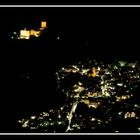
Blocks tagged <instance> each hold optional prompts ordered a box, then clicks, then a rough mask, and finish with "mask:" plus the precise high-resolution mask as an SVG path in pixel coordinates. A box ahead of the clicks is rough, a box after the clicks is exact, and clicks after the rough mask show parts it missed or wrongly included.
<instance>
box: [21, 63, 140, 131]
mask: <svg viewBox="0 0 140 140" xmlns="http://www.w3.org/2000/svg"><path fill="white" fill-rule="evenodd" d="M56 77H57V79H56V80H57V83H58V89H57V90H58V92H59V93H60V94H63V95H64V96H65V97H66V103H65V105H64V106H61V107H60V109H57V110H55V111H54V110H52V112H55V113H54V114H55V115H54V116H55V117H53V115H51V114H52V113H51V112H50V111H49V113H46V114H47V115H45V116H43V115H42V114H40V115H38V116H36V117H35V116H32V118H30V119H23V120H21V121H20V123H21V124H22V127H30V128H31V129H32V128H36V129H38V128H40V127H44V125H45V127H44V128H45V130H46V131H47V132H59V131H58V130H60V129H57V128H58V127H57V125H58V126H62V129H61V131H62V132H102V131H103V132H104V131H109V132H120V130H119V127H118V126H117V125H116V122H117V121H135V120H137V121H138V122H137V130H136V132H138V131H139V127H140V119H139V117H140V104H137V103H135V100H134V99H135V96H137V94H138V93H137V89H138V88H139V83H140V67H139V64H138V63H137V62H134V63H130V62H125V61H114V62H113V63H109V62H97V61H95V60H94V61H91V60H87V61H86V62H78V63H75V64H73V65H69V66H66V67H62V68H61V69H60V70H58V71H57V72H56ZM35 119H36V120H37V123H36V124H37V126H36V127H31V122H32V120H33V122H35ZM50 119H52V120H50ZM41 122H43V123H41ZM44 122H45V124H44ZM50 126H53V127H52V128H53V129H52V130H53V131H52V130H51V129H50V128H49V127H50ZM126 131H127V130H126Z"/></svg>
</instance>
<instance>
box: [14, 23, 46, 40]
mask: <svg viewBox="0 0 140 140" xmlns="http://www.w3.org/2000/svg"><path fill="white" fill-rule="evenodd" d="M46 28H47V22H46V21H42V22H41V27H40V28H39V29H37V30H33V29H31V30H27V29H26V28H25V29H24V30H20V34H19V37H18V39H30V38H31V37H39V36H40V34H41V33H42V31H43V30H44V29H46ZM12 39H13V37H12Z"/></svg>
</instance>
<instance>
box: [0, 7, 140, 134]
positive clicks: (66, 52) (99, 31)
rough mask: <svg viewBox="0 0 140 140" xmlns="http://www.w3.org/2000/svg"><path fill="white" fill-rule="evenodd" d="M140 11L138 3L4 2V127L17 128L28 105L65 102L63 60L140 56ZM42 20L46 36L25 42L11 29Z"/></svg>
mask: <svg viewBox="0 0 140 140" xmlns="http://www.w3.org/2000/svg"><path fill="white" fill-rule="evenodd" d="M139 17H140V10H139V9H137V8H135V9H133V8H131V9H130V8H1V9H0V18H1V20H0V27H1V33H0V41H1V44H0V46H1V47H0V60H1V61H0V62H1V73H0V75H1V79H0V81H1V99H0V100H1V102H0V106H1V115H0V122H2V125H1V126H0V131H6V132H7V131H8V132H9V131H10V132H11V131H14V130H16V129H17V128H16V120H17V119H18V117H19V116H21V115H27V114H26V112H27V111H28V112H31V113H32V112H36V111H44V110H45V109H46V108H47V107H48V106H49V105H51V104H57V102H61V99H59V98H55V97H54V96H56V95H55V81H54V77H53V73H54V72H55V70H56V69H57V68H58V67H59V66H61V65H62V64H67V63H70V62H73V61H76V60H80V59H85V58H88V57H93V58H94V57H95V58H96V57H97V58H100V59H114V58H120V59H121V58H125V59H136V60H139V51H138V48H139V31H140V28H139V25H140V22H139ZM42 20H46V21H47V23H48V29H47V30H46V34H45V35H44V39H42V40H40V41H37V43H34V42H30V43H29V44H26V42H23V44H24V45H25V46H24V45H23V44H22V43H20V42H14V41H11V39H10V37H9V34H10V32H13V31H19V30H20V29H24V27H27V28H36V27H40V22H41V21H42ZM58 36H59V37H60V40H57V39H56V38H57V37H58ZM28 75H29V76H30V77H31V80H27V79H26V78H24V77H25V76H28ZM56 97H57V96H56ZM46 102H47V103H48V104H49V105H48V104H46Z"/></svg>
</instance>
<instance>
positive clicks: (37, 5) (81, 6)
mask: <svg viewBox="0 0 140 140" xmlns="http://www.w3.org/2000/svg"><path fill="white" fill-rule="evenodd" d="M0 7H13V8H15V7H140V5H0Z"/></svg>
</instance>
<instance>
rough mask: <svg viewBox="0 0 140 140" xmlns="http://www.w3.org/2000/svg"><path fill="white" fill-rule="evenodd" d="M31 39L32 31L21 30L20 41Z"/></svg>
mask: <svg viewBox="0 0 140 140" xmlns="http://www.w3.org/2000/svg"><path fill="white" fill-rule="evenodd" d="M29 38H30V31H27V30H20V39H29Z"/></svg>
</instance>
